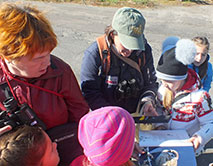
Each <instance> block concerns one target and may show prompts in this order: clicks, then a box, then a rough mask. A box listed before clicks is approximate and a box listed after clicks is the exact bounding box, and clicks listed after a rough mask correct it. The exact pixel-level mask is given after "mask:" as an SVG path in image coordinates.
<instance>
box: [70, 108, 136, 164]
mask: <svg viewBox="0 0 213 166" xmlns="http://www.w3.org/2000/svg"><path fill="white" fill-rule="evenodd" d="M134 138H135V123H134V120H133V118H132V117H131V115H130V114H129V113H128V112H127V111H126V110H124V109H123V108H120V107H112V106H109V107H102V108H100V109H97V110H95V111H93V112H90V113H88V114H86V115H85V116H83V117H82V118H81V120H80V122H79V129H78V139H79V142H80V144H81V145H82V147H83V149H84V155H82V156H79V157H78V158H76V159H75V160H74V161H73V162H72V163H71V164H70V166H131V165H134V164H133V163H132V162H131V161H130V160H129V159H130V157H131V155H132V152H133V148H134Z"/></svg>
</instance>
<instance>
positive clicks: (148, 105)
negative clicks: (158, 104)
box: [141, 101, 158, 116]
mask: <svg viewBox="0 0 213 166" xmlns="http://www.w3.org/2000/svg"><path fill="white" fill-rule="evenodd" d="M141 109H142V112H143V113H144V115H145V116H158V113H157V111H156V109H155V107H154V106H153V104H152V102H151V101H147V102H145V103H144V105H143V107H142V108H141Z"/></svg>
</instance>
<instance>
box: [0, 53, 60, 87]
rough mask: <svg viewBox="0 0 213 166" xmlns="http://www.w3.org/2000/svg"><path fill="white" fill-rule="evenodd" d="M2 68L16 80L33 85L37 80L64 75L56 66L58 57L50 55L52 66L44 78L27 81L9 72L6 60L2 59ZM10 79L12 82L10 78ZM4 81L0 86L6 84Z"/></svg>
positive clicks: (0, 64) (0, 60)
mask: <svg viewBox="0 0 213 166" xmlns="http://www.w3.org/2000/svg"><path fill="white" fill-rule="evenodd" d="M0 66H1V69H2V70H3V68H4V70H6V71H7V72H8V73H9V74H10V75H11V76H13V77H16V78H18V79H20V80H22V81H26V82H30V83H33V82H35V81H37V80H44V79H49V78H54V77H58V76H60V75H62V74H63V73H62V71H61V70H60V69H59V68H58V66H57V64H56V57H55V56H53V55H50V66H49V67H48V68H47V72H46V73H45V74H43V75H42V76H40V77H37V78H30V79H27V78H23V77H19V76H16V75H14V74H12V73H11V72H10V71H9V70H8V68H7V65H6V64H5V62H4V60H3V59H1V58H0ZM8 79H9V80H11V78H10V77H9V78H8ZM3 80H4V79H3ZM3 80H2V81H1V83H0V84H2V83H5V80H4V81H3Z"/></svg>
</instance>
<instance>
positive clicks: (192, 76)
mask: <svg viewBox="0 0 213 166" xmlns="http://www.w3.org/2000/svg"><path fill="white" fill-rule="evenodd" d="M199 87H200V79H199V77H198V75H197V73H196V72H195V71H194V70H192V69H188V76H187V79H186V83H185V84H184V85H183V87H182V88H181V91H184V90H189V91H193V90H195V89H198V88H199Z"/></svg>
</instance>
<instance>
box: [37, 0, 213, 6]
mask: <svg viewBox="0 0 213 166" xmlns="http://www.w3.org/2000/svg"><path fill="white" fill-rule="evenodd" d="M38 1H46V2H73V3H80V4H87V5H95V6H135V5H137V7H157V6H162V5H184V6H190V5H212V4H213V0H38Z"/></svg>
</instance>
